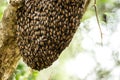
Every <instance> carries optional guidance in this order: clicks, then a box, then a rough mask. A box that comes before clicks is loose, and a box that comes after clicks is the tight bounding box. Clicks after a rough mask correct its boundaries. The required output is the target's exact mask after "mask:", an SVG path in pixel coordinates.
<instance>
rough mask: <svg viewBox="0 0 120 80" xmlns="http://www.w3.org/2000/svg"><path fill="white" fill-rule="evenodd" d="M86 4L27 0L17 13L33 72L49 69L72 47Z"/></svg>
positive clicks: (79, 0)
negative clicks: (70, 44) (34, 70)
mask: <svg viewBox="0 0 120 80" xmlns="http://www.w3.org/2000/svg"><path fill="white" fill-rule="evenodd" d="M85 1H86V0H25V2H24V5H23V6H22V7H21V8H20V9H19V10H18V11H17V36H18V40H17V43H18V46H19V48H20V52H21V55H22V57H23V60H24V61H25V62H26V63H27V65H28V66H30V67H31V68H33V69H36V70H41V69H43V68H47V67H48V66H50V65H51V64H52V63H53V62H54V61H55V60H56V59H57V58H58V57H59V55H60V53H61V52H62V51H63V50H64V49H65V48H66V47H67V46H68V45H69V43H70V41H71V39H72V37H73V35H74V33H75V31H76V29H77V28H78V26H79V24H80V19H81V17H82V15H83V13H84V4H85Z"/></svg>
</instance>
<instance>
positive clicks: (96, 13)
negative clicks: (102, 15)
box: [94, 0, 103, 46]
mask: <svg viewBox="0 0 120 80" xmlns="http://www.w3.org/2000/svg"><path fill="white" fill-rule="evenodd" d="M94 8H95V15H96V19H97V23H98V27H99V30H100V37H101V45H102V46H103V41H102V40H103V35H102V29H101V26H100V22H99V18H98V12H97V6H96V0H94Z"/></svg>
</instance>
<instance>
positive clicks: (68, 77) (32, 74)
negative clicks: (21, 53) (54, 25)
mask: <svg viewBox="0 0 120 80" xmlns="http://www.w3.org/2000/svg"><path fill="white" fill-rule="evenodd" d="M7 5H8V3H7V1H6V0H0V19H1V18H2V15H3V12H4V10H5V8H6V7H7ZM93 5H94V2H93V0H92V1H91V4H90V5H89V7H88V9H87V11H86V13H85V15H84V16H83V18H82V20H81V25H80V27H79V28H78V30H77V32H76V34H75V35H74V38H73V40H72V42H71V43H70V45H69V46H68V47H67V48H66V49H65V50H64V51H63V52H62V54H61V55H60V57H59V59H58V60H57V61H55V62H54V63H53V65H52V66H50V67H49V68H47V69H44V70H41V71H39V72H38V71H34V70H31V69H30V68H29V67H28V66H27V65H26V64H25V63H24V62H23V61H22V59H21V60H20V61H19V64H18V67H17V69H16V70H15V72H14V74H13V80H120V76H119V75H120V67H119V64H120V62H119V60H120V57H119V52H120V50H119V48H120V47H119V46H120V44H119V43H120V42H119V40H120V39H119V38H118V36H119V34H120V33H119V31H120V29H119V27H118V26H120V15H119V13H120V0H97V8H98V16H99V20H100V24H101V28H102V32H103V33H104V34H103V36H104V37H103V44H104V46H103V47H101V46H100V32H99V28H98V24H97V21H96V18H95V10H94V7H93ZM116 35H117V36H116Z"/></svg>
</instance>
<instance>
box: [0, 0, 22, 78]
mask: <svg viewBox="0 0 120 80" xmlns="http://www.w3.org/2000/svg"><path fill="white" fill-rule="evenodd" d="M15 1H16V2H15ZM15 1H13V0H11V1H10V3H11V4H10V5H8V6H7V9H6V10H5V11H4V14H3V18H2V21H1V22H0V80H7V79H9V77H10V76H11V75H12V73H13V72H14V70H15V69H16V66H17V63H18V61H19V59H20V57H21V56H20V54H19V49H18V47H17V44H16V36H15V31H16V29H15V22H16V10H17V9H18V8H19V6H20V4H22V0H19V1H18V0H15Z"/></svg>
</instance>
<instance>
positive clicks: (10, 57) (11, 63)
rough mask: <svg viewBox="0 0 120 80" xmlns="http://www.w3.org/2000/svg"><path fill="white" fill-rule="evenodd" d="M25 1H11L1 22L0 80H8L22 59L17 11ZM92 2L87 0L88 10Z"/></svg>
mask: <svg viewBox="0 0 120 80" xmlns="http://www.w3.org/2000/svg"><path fill="white" fill-rule="evenodd" d="M23 1H24V0H10V4H9V5H8V7H7V9H6V10H5V11H4V14H3V18H2V21H1V22H0V80H8V79H9V77H10V76H11V75H12V73H13V72H14V70H15V69H16V66H17V63H18V61H19V59H20V58H21V56H20V54H19V48H18V47H17V44H16V27H15V26H16V25H15V23H16V10H17V9H18V8H19V7H20V6H22V2H23ZM89 3H90V0H86V3H85V4H84V7H85V8H84V9H85V10H86V8H87V5H88V4H89Z"/></svg>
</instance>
